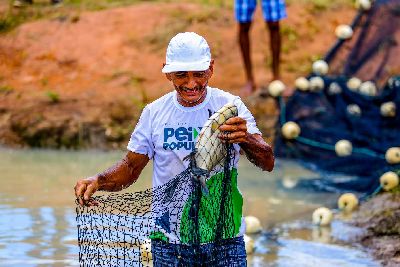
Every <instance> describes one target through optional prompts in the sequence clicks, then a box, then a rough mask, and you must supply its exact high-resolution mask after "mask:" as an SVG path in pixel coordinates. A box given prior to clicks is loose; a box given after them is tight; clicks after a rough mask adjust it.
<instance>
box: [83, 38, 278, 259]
mask: <svg viewBox="0 0 400 267" xmlns="http://www.w3.org/2000/svg"><path fill="white" fill-rule="evenodd" d="M213 71H214V60H213V59H212V58H211V53H210V48H209V46H208V44H207V42H206V40H205V39H204V38H203V37H201V36H199V35H198V34H196V33H193V32H185V33H179V34H177V35H176V36H175V37H173V38H172V39H171V41H170V43H169V45H168V48H167V54H166V62H165V63H164V65H163V68H162V72H163V73H165V75H166V77H167V79H168V80H169V81H171V82H172V85H173V86H174V89H175V90H173V91H172V92H170V93H168V94H166V95H164V96H162V97H161V98H159V99H157V100H155V101H154V102H152V103H150V104H148V105H147V106H146V107H145V108H144V110H143V112H142V114H141V117H140V119H139V122H138V123H137V125H136V127H135V130H134V131H133V133H132V136H131V139H130V141H129V143H128V147H127V148H128V153H127V154H126V156H125V157H124V158H123V159H122V160H121V161H120V162H118V163H117V164H115V165H114V166H113V167H111V168H110V169H108V170H106V171H104V172H103V173H100V174H97V175H95V176H92V177H89V178H86V179H82V180H80V181H78V182H77V184H76V186H75V194H76V197H77V198H78V199H79V203H80V204H81V205H89V206H90V205H93V204H94V203H93V202H92V201H91V195H92V194H93V193H94V192H96V191H97V190H104V191H119V190H122V189H123V188H126V187H128V186H130V185H131V184H132V183H134V182H135V181H136V180H137V179H138V177H139V175H140V173H141V171H142V170H143V168H144V167H145V166H146V164H147V163H148V162H149V160H150V159H152V160H153V163H154V164H153V187H157V186H161V185H163V184H165V183H167V182H168V181H169V180H171V179H172V178H173V177H175V176H176V175H177V174H179V173H181V172H182V171H184V170H185V169H186V168H187V167H188V162H187V161H185V160H184V158H185V157H186V156H188V155H189V154H190V153H191V152H192V149H193V147H192V146H191V145H190V144H189V142H193V141H195V140H194V139H195V138H196V135H194V134H190V133H193V132H194V131H199V128H201V127H202V126H203V125H204V123H205V122H206V121H207V119H208V118H209V116H210V113H213V112H215V111H217V110H218V109H220V108H221V107H222V106H223V105H224V104H226V103H234V104H235V105H236V106H237V108H238V116H237V117H233V118H230V119H229V120H227V121H226V123H225V124H224V125H222V126H220V130H221V131H222V132H224V133H228V134H223V135H221V136H220V137H219V138H221V139H223V140H224V141H225V142H228V143H232V144H234V148H235V151H234V154H235V158H236V159H238V158H239V150H240V149H242V150H243V151H244V153H245V154H246V156H247V157H248V158H249V159H250V161H252V162H253V163H254V164H256V165H257V166H259V167H260V168H261V169H263V170H267V171H271V170H272V169H273V166H274V157H273V152H272V149H271V147H270V145H268V144H267V143H266V142H265V141H264V140H263V138H262V137H261V133H260V131H259V130H258V128H257V127H256V123H255V121H254V118H253V116H252V115H251V113H250V112H249V110H248V109H247V108H246V106H245V105H244V104H243V102H242V101H241V100H240V98H239V97H237V96H234V95H232V94H230V93H227V92H224V91H222V90H220V89H217V88H212V87H210V86H208V81H209V80H210V78H211V77H212V75H213ZM185 133H186V135H185ZM192 139H193V140H192ZM179 142H182V143H185V142H186V143H188V144H182V145H181V146H179V149H177V147H178V146H177V145H176V144H177V143H179ZM236 164H237V160H236V162H235V165H236ZM234 167H235V168H236V166H234ZM211 178H212V177H211ZM234 179H236V176H235V177H234ZM236 185H237V183H235V186H236ZM233 190H235V200H233V201H232V203H234V205H236V206H235V207H234V208H233V209H232V211H231V213H232V214H231V215H233V217H234V218H238V221H237V220H236V223H235V227H236V228H234V229H235V231H234V233H233V234H232V236H229V237H228V238H225V239H226V240H224V242H223V243H222V244H221V246H220V247H219V249H218V251H223V253H220V254H219V255H223V256H222V257H220V256H219V257H218V259H216V260H215V261H214V262H213V263H211V265H219V266H227V265H226V263H229V266H245V265H246V252H245V247H244V241H243V233H244V230H245V225H244V222H243V220H242V214H241V213H242V203H243V200H242V197H241V195H240V192H239V191H238V190H237V188H235V189H233ZM231 195H232V194H231ZM165 240H166V239H158V240H155V239H153V240H152V253H153V261H154V266H188V265H192V264H193V261H189V259H188V257H187V256H185V255H179V253H176V252H177V251H178V252H179V251H180V252H182V253H184V249H183V246H184V245H183V244H180V242H179V241H180V237H179V236H176V237H173V236H169V237H168V240H170V241H174V242H167V241H165ZM202 240H206V239H202ZM206 243H208V244H209V243H210V240H207V242H206ZM206 245H207V244H204V247H205V246H206ZM180 246H182V247H180ZM202 246H203V245H202ZM205 251H206V250H205ZM196 264H202V263H196ZM196 264H195V265H196Z"/></svg>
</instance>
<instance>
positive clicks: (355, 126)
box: [275, 0, 400, 193]
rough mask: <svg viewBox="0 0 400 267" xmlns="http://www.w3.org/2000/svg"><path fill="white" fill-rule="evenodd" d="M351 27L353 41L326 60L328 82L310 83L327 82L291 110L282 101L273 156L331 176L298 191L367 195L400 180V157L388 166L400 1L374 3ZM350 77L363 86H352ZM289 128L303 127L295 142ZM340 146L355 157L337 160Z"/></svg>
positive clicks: (397, 124)
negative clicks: (387, 180)
mask: <svg viewBox="0 0 400 267" xmlns="http://www.w3.org/2000/svg"><path fill="white" fill-rule="evenodd" d="M351 26H352V28H353V32H354V33H353V36H352V37H351V39H347V40H338V41H337V43H336V44H335V45H334V46H333V47H332V49H330V51H329V52H328V53H327V55H326V57H325V61H326V62H327V63H329V74H328V75H322V76H321V75H317V74H315V73H311V74H310V75H309V77H308V80H309V81H310V83H311V81H312V80H313V79H314V82H315V81H318V79H319V78H321V79H322V80H319V81H318V82H319V84H320V85H319V88H318V83H315V84H317V86H316V85H315V84H314V88H313V87H312V86H311V89H308V90H305V89H303V90H296V91H295V92H294V94H293V95H292V96H291V97H290V98H289V99H288V100H287V101H286V103H285V101H284V100H283V99H282V98H279V106H280V119H279V122H278V128H279V129H278V131H277V136H276V139H275V154H276V155H277V156H278V157H286V158H294V159H298V160H301V161H303V162H304V163H305V164H306V165H307V166H309V167H312V168H315V169H317V170H319V171H321V170H323V171H327V172H321V173H322V177H321V179H313V180H310V179H304V180H303V181H301V182H300V183H299V186H301V185H306V186H313V187H314V188H318V189H322V190H329V191H332V190H346V191H358V192H366V193H370V192H372V191H374V190H375V189H376V188H377V187H378V186H379V177H380V176H381V175H382V174H383V173H385V172H387V171H395V172H398V173H399V172H400V171H399V170H400V165H399V164H398V163H400V153H399V154H398V155H397V156H396V155H394V158H395V160H394V161H391V162H390V163H389V161H388V160H387V159H386V158H385V155H386V153H387V151H388V149H389V148H392V147H400V135H399V132H400V116H399V112H400V110H399V109H400V108H399V107H400V77H399V76H397V75H398V74H399V73H400V57H399V56H398V55H399V54H400V46H399V45H398V43H399V42H400V32H399V31H398V29H399V28H400V1H399V0H377V1H374V2H373V5H372V7H371V9H370V10H368V11H360V12H359V13H358V14H357V16H356V18H355V19H354V21H353V23H352V25H351ZM315 77H317V78H315ZM353 77H357V78H358V79H360V80H361V82H363V83H362V84H361V85H357V86H354V83H353V84H352V82H351V81H353V82H354V79H353V80H350V79H351V78H353ZM367 81H369V82H367ZM289 121H291V122H295V123H296V124H297V125H298V126H299V127H300V128H299V129H300V134H299V135H298V137H294V138H293V139H291V138H287V137H284V136H283V128H282V126H284V125H285V123H287V122H289ZM340 140H347V141H349V143H350V144H351V146H352V148H350V149H349V151H350V153H347V154H346V153H344V154H343V152H340V149H339V148H340V146H339V145H338V141H340ZM335 145H336V149H335ZM395 154H396V153H395ZM386 156H387V155H386ZM332 172H335V173H337V172H338V173H342V174H344V175H343V176H340V175H335V176H331V175H329V174H330V173H332Z"/></svg>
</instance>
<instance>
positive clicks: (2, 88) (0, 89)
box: [0, 85, 14, 94]
mask: <svg viewBox="0 0 400 267" xmlns="http://www.w3.org/2000/svg"><path fill="white" fill-rule="evenodd" d="M13 91H14V88H12V87H11V86H9V85H0V93H1V94H9V93H11V92H13Z"/></svg>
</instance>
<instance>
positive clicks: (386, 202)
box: [350, 191, 400, 267]
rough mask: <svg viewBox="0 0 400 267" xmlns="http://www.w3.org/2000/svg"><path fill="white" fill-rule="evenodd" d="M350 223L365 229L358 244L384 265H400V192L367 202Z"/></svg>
mask: <svg viewBox="0 0 400 267" xmlns="http://www.w3.org/2000/svg"><path fill="white" fill-rule="evenodd" d="M350 223H351V224H353V225H355V226H358V227H361V228H362V229H364V230H365V231H364V232H363V234H361V235H359V236H357V238H356V242H359V243H360V244H362V245H363V246H365V247H367V248H368V249H370V250H371V253H372V255H373V256H374V257H375V258H376V259H378V260H380V261H381V262H382V265H383V266H389V267H394V266H400V191H397V192H395V193H382V194H379V195H377V196H376V197H374V198H372V199H370V200H368V201H367V202H365V203H363V204H362V205H361V206H360V209H359V210H358V211H357V212H355V213H354V214H353V217H352V220H351V221H350Z"/></svg>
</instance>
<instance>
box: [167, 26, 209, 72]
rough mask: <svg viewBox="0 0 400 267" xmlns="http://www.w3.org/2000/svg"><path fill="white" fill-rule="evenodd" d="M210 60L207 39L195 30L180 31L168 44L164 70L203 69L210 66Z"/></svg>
mask: <svg viewBox="0 0 400 267" xmlns="http://www.w3.org/2000/svg"><path fill="white" fill-rule="evenodd" d="M210 62H211V52H210V47H209V46H208V44H207V41H206V39H204V38H203V37H202V36H200V35H198V34H197V33H194V32H184V33H178V34H177V35H175V36H174V37H173V38H172V39H171V41H170V42H169V44H168V48H167V55H166V57H165V66H164V67H163V69H162V72H163V73H170V72H175V71H203V70H207V69H208V68H209V67H210Z"/></svg>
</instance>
